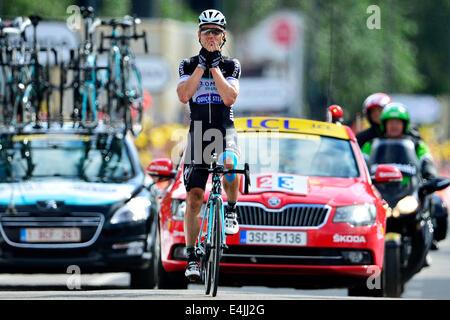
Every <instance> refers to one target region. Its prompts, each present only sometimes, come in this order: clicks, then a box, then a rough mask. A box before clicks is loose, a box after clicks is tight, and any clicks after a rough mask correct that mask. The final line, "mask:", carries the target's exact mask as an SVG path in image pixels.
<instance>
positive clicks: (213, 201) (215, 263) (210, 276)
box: [186, 154, 250, 297]
mask: <svg viewBox="0 0 450 320" xmlns="http://www.w3.org/2000/svg"><path fill="white" fill-rule="evenodd" d="M194 171H206V172H208V173H209V174H212V187H211V191H210V193H209V197H208V201H207V203H206V206H205V209H204V211H203V215H202V223H201V228H200V230H201V232H200V234H199V236H198V239H197V243H196V254H197V256H198V257H200V276H201V281H202V282H203V283H204V285H205V294H206V295H211V296H213V297H215V296H216V295H217V288H218V284H219V267H220V259H221V257H222V252H223V250H224V249H225V250H226V249H227V244H226V236H225V223H224V204H223V200H222V184H221V181H222V179H221V177H222V176H223V175H226V174H233V173H234V174H243V175H244V177H245V181H244V183H245V185H244V194H248V187H249V185H250V173H249V165H248V163H245V164H244V169H225V167H224V165H223V164H218V163H217V154H213V155H212V162H211V164H210V167H209V168H203V167H198V166H195V163H193V164H192V166H191V167H189V169H188V172H187V175H186V181H189V179H191V176H192V173H193V172H194Z"/></svg>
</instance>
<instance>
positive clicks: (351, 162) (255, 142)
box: [239, 132, 359, 178]
mask: <svg viewBox="0 0 450 320" xmlns="http://www.w3.org/2000/svg"><path fill="white" fill-rule="evenodd" d="M239 146H240V149H241V160H240V161H241V162H242V163H244V162H248V163H249V165H250V172H252V173H265V172H280V173H290V174H298V175H304V176H318V177H341V178H355V177H358V176H359V170H358V166H357V163H356V160H355V156H354V154H353V149H352V147H351V145H350V142H349V141H347V140H342V139H336V138H331V137H324V136H318V135H306V134H297V133H292V134H290V133H283V134H280V133H276V132H255V133H250V132H247V133H241V134H240V135H239Z"/></svg>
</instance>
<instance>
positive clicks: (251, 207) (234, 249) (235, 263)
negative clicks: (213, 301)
mask: <svg viewBox="0 0 450 320" xmlns="http://www.w3.org/2000/svg"><path fill="white" fill-rule="evenodd" d="M235 126H236V129H237V131H238V141H239V146H240V149H241V158H240V160H239V164H238V167H243V163H245V162H248V163H249V165H250V176H251V186H250V190H249V191H250V192H249V193H248V194H244V193H243V192H241V194H240V195H239V202H238V206H237V210H238V216H239V217H238V221H239V225H240V231H239V233H238V234H236V235H233V236H227V245H228V250H225V251H224V253H223V257H222V260H221V265H220V272H221V274H220V284H221V285H238V286H242V285H264V286H277V287H280V286H288V287H294V288H331V287H347V288H349V294H350V295H374V296H378V295H382V279H383V277H382V271H383V255H384V241H385V227H386V210H388V207H387V205H386V204H385V203H384V201H383V200H382V198H381V196H380V194H379V193H378V192H377V191H376V189H375V187H374V185H373V184H372V180H373V179H374V180H375V181H376V182H377V183H382V182H389V181H392V180H398V179H399V178H400V179H401V173H399V171H398V170H397V169H395V168H393V167H391V166H380V168H379V171H377V174H376V176H375V177H373V178H371V177H370V175H369V173H368V170H367V168H366V165H365V162H364V159H363V156H362V154H361V152H360V149H359V147H358V145H357V143H356V139H355V136H354V134H353V132H352V131H351V129H350V128H348V127H347V126H342V125H336V124H333V123H326V122H319V121H311V120H304V119H294V118H277V117H270V118H267V117H251V118H238V119H235ZM182 168H183V162H182V157H181V159H180V160H179V161H178V163H175V164H173V162H172V160H170V159H158V160H155V161H154V162H152V163H151V164H150V165H149V167H148V169H147V171H148V172H149V174H151V175H152V176H159V177H166V179H169V180H168V182H166V185H165V187H164V188H162V190H161V194H160V196H159V197H160V202H159V204H160V211H159V233H158V236H157V239H156V241H157V246H156V251H157V252H156V254H157V255H159V257H158V261H159V266H158V271H159V273H158V284H159V287H160V288H183V287H184V288H185V287H186V286H187V282H186V279H185V278H184V269H185V266H186V260H185V238H184V231H183V218H184V212H185V207H186V205H185V198H186V190H185V188H184V184H183V175H182ZM242 180H243V179H241V186H242V185H243V181H242ZM209 186H210V184H209V183H208V185H207V189H206V194H205V202H206V200H207V198H208V191H209ZM241 191H242V188H241ZM223 198H224V201H225V202H226V195H225V194H224V195H223Z"/></svg>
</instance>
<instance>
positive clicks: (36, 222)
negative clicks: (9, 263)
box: [0, 212, 104, 248]
mask: <svg viewBox="0 0 450 320" xmlns="http://www.w3.org/2000/svg"><path fill="white" fill-rule="evenodd" d="M103 224H104V216H103V214H101V213H92V212H87V213H59V214H58V215H44V214H42V213H38V214H34V213H19V214H17V215H4V214H3V215H0V232H1V234H2V236H3V238H4V239H5V241H6V242H7V243H8V244H10V245H12V246H14V247H21V248H80V247H87V246H89V245H91V244H92V243H94V242H95V241H96V240H97V238H98V236H99V235H100V232H101V229H102V227H103ZM75 227H76V228H80V231H81V241H80V242H76V243H24V242H21V240H20V232H21V229H24V228H75Z"/></svg>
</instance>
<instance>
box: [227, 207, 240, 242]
mask: <svg viewBox="0 0 450 320" xmlns="http://www.w3.org/2000/svg"><path fill="white" fill-rule="evenodd" d="M238 232H239V223H238V221H237V214H236V212H233V211H229V212H225V234H226V235H229V236H232V235H234V234H236V233H238Z"/></svg>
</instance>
